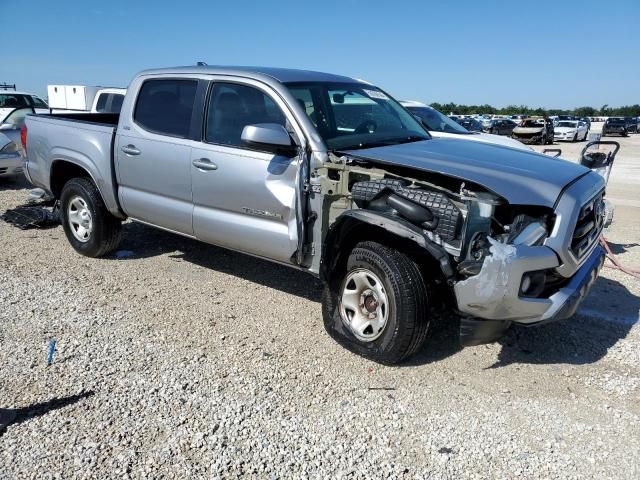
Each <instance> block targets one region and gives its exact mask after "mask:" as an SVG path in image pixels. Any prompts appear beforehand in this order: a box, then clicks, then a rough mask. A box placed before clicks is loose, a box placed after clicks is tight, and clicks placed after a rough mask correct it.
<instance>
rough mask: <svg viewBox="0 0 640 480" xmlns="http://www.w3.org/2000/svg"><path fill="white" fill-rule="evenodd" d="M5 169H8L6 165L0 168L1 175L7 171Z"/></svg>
mask: <svg viewBox="0 0 640 480" xmlns="http://www.w3.org/2000/svg"><path fill="white" fill-rule="evenodd" d="M7 170H9V168H8V167H4V168H0V175H2V174H3V173H7Z"/></svg>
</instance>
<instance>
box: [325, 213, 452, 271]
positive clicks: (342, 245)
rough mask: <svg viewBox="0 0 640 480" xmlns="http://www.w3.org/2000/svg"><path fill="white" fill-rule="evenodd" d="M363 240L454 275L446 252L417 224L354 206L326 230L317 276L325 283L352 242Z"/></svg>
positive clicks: (342, 265)
mask: <svg viewBox="0 0 640 480" xmlns="http://www.w3.org/2000/svg"><path fill="white" fill-rule="evenodd" d="M366 240H370V241H375V242H378V243H381V244H383V245H386V246H388V247H391V248H395V249H396V250H399V251H401V252H403V253H406V254H408V255H409V256H411V257H412V258H413V259H414V260H415V261H416V262H417V263H419V264H420V265H421V266H422V267H431V266H435V267H436V268H438V269H439V270H440V271H441V273H442V275H443V276H444V278H446V279H449V278H453V276H454V271H453V267H452V266H451V263H450V260H449V255H448V254H447V253H446V251H445V250H444V249H443V248H442V247H440V246H439V245H436V244H435V243H433V242H431V241H430V240H429V239H427V238H426V237H425V236H424V234H423V233H422V231H421V230H420V229H419V228H418V227H416V226H415V225H412V224H410V223H408V222H406V221H404V220H402V219H399V218H393V217H392V216H390V215H387V214H381V213H378V212H373V211H370V210H363V209H358V210H349V211H347V212H345V213H343V214H342V215H340V216H339V217H338V219H337V220H336V221H335V223H334V224H333V225H332V226H331V228H330V229H329V232H328V233H327V235H326V237H325V240H324V242H323V249H322V261H321V265H320V278H321V279H322V280H323V281H325V282H329V281H330V280H331V277H332V274H333V273H334V272H336V271H340V270H341V269H343V268H344V267H345V265H346V261H347V258H348V257H349V253H350V252H351V251H352V250H353V248H354V247H355V246H356V244H358V243H359V242H362V241H366Z"/></svg>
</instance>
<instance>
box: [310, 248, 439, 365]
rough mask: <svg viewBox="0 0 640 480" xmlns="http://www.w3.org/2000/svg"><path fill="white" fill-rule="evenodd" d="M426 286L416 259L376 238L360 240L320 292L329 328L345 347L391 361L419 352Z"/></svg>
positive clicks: (423, 334) (426, 323) (424, 333)
mask: <svg viewBox="0 0 640 480" xmlns="http://www.w3.org/2000/svg"><path fill="white" fill-rule="evenodd" d="M427 301H428V297H427V288H426V285H425V282H424V279H423V277H422V274H421V272H420V269H419V268H418V266H417V265H416V263H415V262H414V261H413V260H411V259H410V258H409V257H408V256H407V255H405V254H403V253H400V252H398V251H397V250H394V249H392V248H389V247H386V246H384V245H381V244H379V243H376V242H362V243H359V244H358V245H356V247H355V248H354V249H353V251H352V252H351V254H350V255H349V258H348V260H347V265H346V270H345V271H344V272H343V274H342V275H340V278H336V279H334V280H333V281H331V282H330V283H329V284H328V285H327V286H326V287H325V289H324V292H323V296H322V313H323V319H324V325H325V329H326V330H327V332H328V333H329V335H331V337H333V338H334V339H335V340H336V341H337V342H338V343H340V344H341V345H342V346H344V347H346V348H347V349H349V350H351V351H353V352H355V353H357V354H359V355H362V356H364V357H367V358H370V359H371V360H374V361H376V362H379V363H383V364H387V365H391V364H395V363H398V362H401V361H402V360H404V359H405V358H407V357H409V356H410V355H412V354H413V353H415V352H416V351H417V350H418V349H419V348H420V347H421V346H422V344H423V343H424V341H425V339H426V337H427V330H428V327H429V318H428V312H427Z"/></svg>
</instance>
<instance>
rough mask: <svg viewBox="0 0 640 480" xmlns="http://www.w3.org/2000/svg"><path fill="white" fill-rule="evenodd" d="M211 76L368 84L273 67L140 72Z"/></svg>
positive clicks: (198, 67)
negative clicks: (261, 77)
mask: <svg viewBox="0 0 640 480" xmlns="http://www.w3.org/2000/svg"><path fill="white" fill-rule="evenodd" d="M166 73H169V74H187V73H192V74H193V73H195V74H205V75H206V74H209V75H237V76H242V77H259V76H262V75H264V76H268V77H271V78H273V79H275V80H276V81H278V82H281V83H289V82H331V83H366V82H363V81H362V80H357V79H354V78H351V77H345V76H342V75H334V74H331V73H323V72H314V71H311V70H296V69H292V68H272V67H234V66H214V65H205V66H200V65H197V66H196V65H193V66H186V67H172V68H155V69H151V70H145V71H143V72H140V74H139V75H158V74H166Z"/></svg>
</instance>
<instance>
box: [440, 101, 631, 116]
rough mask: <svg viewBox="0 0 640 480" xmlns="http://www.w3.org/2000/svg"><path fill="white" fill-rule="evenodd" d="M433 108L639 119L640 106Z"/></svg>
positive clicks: (461, 112) (458, 111)
mask: <svg viewBox="0 0 640 480" xmlns="http://www.w3.org/2000/svg"><path fill="white" fill-rule="evenodd" d="M431 106H432V107H433V108H435V109H436V110H439V111H441V112H443V113H445V114H450V113H454V114H457V115H471V114H474V113H478V114H484V113H490V114H494V115H517V114H524V115H540V116H551V115H575V116H576V117H640V105H637V104H636V105H625V106H623V107H609V105H603V106H602V107H601V108H599V109H598V108H593V107H578V108H574V109H573V110H566V109H565V110H563V109H557V108H555V109H554V108H551V109H546V108H540V107H539V108H531V107H528V106H526V105H508V106H506V107H503V108H496V107H493V106H491V105H487V104H485V105H458V104H456V103H452V102H450V103H438V102H434V103H432V104H431Z"/></svg>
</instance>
